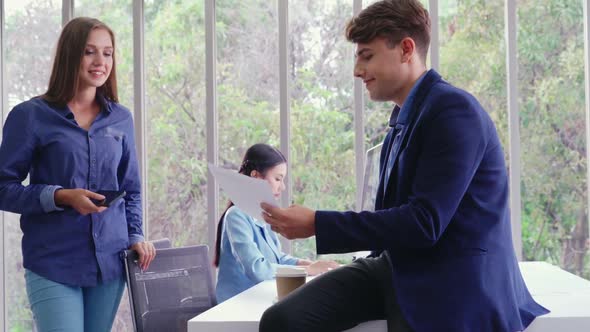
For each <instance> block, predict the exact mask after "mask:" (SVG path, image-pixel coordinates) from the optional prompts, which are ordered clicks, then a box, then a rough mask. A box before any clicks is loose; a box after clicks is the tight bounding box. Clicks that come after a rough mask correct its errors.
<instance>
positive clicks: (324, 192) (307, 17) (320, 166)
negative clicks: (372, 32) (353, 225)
mask: <svg viewBox="0 0 590 332" xmlns="http://www.w3.org/2000/svg"><path fill="white" fill-rule="evenodd" d="M289 5H290V6H289V21H290V43H289V45H290V49H289V55H290V61H291V65H290V71H289V75H290V82H291V83H290V84H291V86H290V90H291V91H290V98H291V144H292V145H291V148H292V151H291V160H292V173H293V174H292V177H291V181H292V185H293V198H294V202H295V203H297V204H302V205H305V206H308V207H310V208H314V209H318V208H319V209H324V210H326V209H333V210H353V209H354V204H355V174H354V171H355V168H354V165H355V163H354V160H355V159H354V129H353V128H354V127H353V114H354V109H353V97H352V96H353V76H352V67H353V58H352V54H353V46H352V44H350V43H348V42H347V41H346V39H345V38H344V37H343V31H344V26H345V21H346V19H347V18H349V17H350V16H351V15H352V2H351V1H348V0H331V1H314V0H304V1H293V2H290V3H289ZM293 248H294V254H295V255H296V256H298V257H308V258H315V254H316V249H315V239H313V238H311V239H307V240H300V241H295V242H294V244H293Z"/></svg>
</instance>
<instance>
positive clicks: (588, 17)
mask: <svg viewBox="0 0 590 332" xmlns="http://www.w3.org/2000/svg"><path fill="white" fill-rule="evenodd" d="M582 2H583V3H584V78H585V80H584V91H585V96H586V188H587V189H586V192H587V199H588V202H587V204H586V209H587V210H588V209H590V5H589V4H588V1H587V0H582ZM588 218H590V213H589V214H588ZM588 223H590V219H589V220H588ZM588 230H589V232H590V227H588ZM589 236H590V234H589Z"/></svg>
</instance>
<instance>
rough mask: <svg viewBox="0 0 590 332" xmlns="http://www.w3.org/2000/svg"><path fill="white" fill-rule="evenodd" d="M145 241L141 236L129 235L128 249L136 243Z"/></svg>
mask: <svg viewBox="0 0 590 332" xmlns="http://www.w3.org/2000/svg"><path fill="white" fill-rule="evenodd" d="M143 241H145V239H144V238H143V235H141V234H131V235H129V248H131V246H133V245H134V244H136V243H138V242H143Z"/></svg>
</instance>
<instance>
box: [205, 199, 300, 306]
mask: <svg viewBox="0 0 590 332" xmlns="http://www.w3.org/2000/svg"><path fill="white" fill-rule="evenodd" d="M297 261H298V259H297V258H295V257H292V256H290V255H287V254H285V253H283V252H282V251H281V244H280V242H279V239H278V237H277V235H276V233H275V232H273V231H272V230H271V229H270V225H268V224H267V223H265V222H264V221H260V220H257V219H254V218H252V217H250V216H248V215H246V214H245V213H244V212H242V210H240V209H239V208H238V207H236V206H232V207H230V208H229V210H227V213H226V214H225V217H224V219H223V227H222V233H221V247H220V252H219V271H218V277H217V289H216V293H217V301H218V302H219V303H221V302H223V301H225V300H227V299H229V298H230V297H233V296H234V295H237V294H239V293H241V292H243V291H245V290H246V289H248V288H250V287H252V286H254V285H256V284H258V283H260V282H261V281H263V280H269V279H273V278H274V275H275V271H276V269H277V266H280V265H295V264H297Z"/></svg>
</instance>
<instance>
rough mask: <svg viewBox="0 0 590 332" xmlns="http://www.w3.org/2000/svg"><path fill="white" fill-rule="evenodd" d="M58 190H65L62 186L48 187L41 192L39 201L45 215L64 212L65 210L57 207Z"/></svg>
mask: <svg viewBox="0 0 590 332" xmlns="http://www.w3.org/2000/svg"><path fill="white" fill-rule="evenodd" d="M58 189H63V187H62V186H46V187H45V188H43V190H42V191H41V196H40V197H39V200H40V201H41V207H42V208H43V211H44V212H45V213H49V212H53V211H63V210H64V209H62V208H60V207H58V206H57V205H55V197H54V195H55V191H56V190H58Z"/></svg>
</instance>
